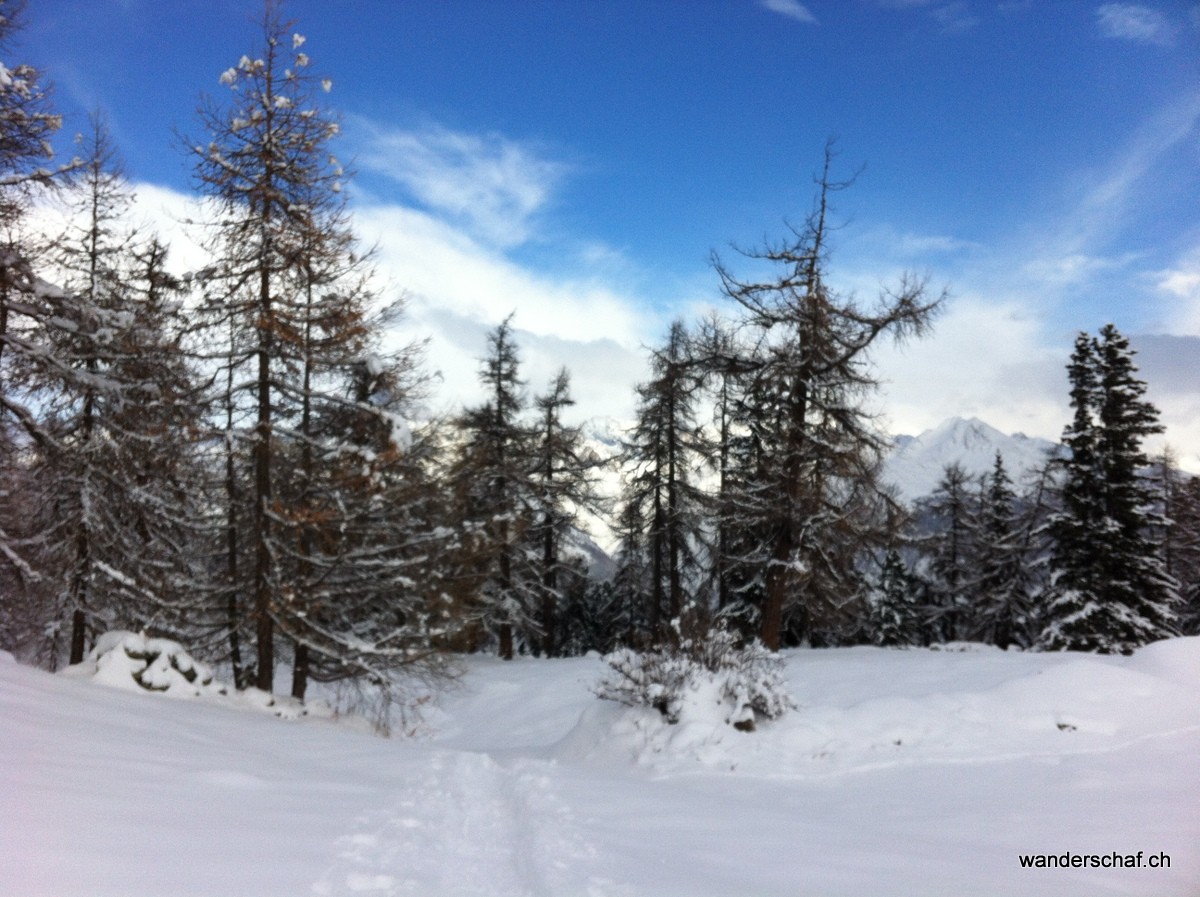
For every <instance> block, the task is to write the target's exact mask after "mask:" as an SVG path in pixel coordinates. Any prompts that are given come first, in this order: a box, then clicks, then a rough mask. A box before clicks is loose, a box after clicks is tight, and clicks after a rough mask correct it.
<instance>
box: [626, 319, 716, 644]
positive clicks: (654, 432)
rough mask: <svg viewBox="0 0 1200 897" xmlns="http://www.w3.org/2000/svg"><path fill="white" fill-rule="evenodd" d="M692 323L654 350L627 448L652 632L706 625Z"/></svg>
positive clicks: (629, 491)
mask: <svg viewBox="0 0 1200 897" xmlns="http://www.w3.org/2000/svg"><path fill="white" fill-rule="evenodd" d="M688 343H689V340H688V334H687V331H686V329H685V328H684V326H683V324H682V323H681V322H678V321H676V322H675V323H673V324H672V325H671V327H670V329H669V331H668V333H667V338H666V340H665V342H664V344H663V345H662V347H661V348H659V349H656V350H655V351H654V353H653V354H652V356H651V362H650V364H651V376H650V379H649V380H647V381H646V382H645V383H643V384H641V385H640V386H638V388H637V393H638V407H637V419H636V422H635V424H634V426H633V429H632V430H631V431H630V433H629V437H628V439H627V441H626V444H625V447H624V460H625V464H626V465H627V467H628V468H629V477H628V483H627V487H626V499H625V500H626V502H627V503H636V504H637V505H638V506H639V508H640V514H641V517H642V520H643V521H644V523H645V526H646V552H647V555H648V563H649V573H650V582H649V596H648V597H649V609H648V615H647V616H648V618H649V619H648V622H649V626H650V638H651V640H652V641H654V642H656V643H658V642H662V641H664V640H668V639H670V638H672V637H673V636H672V632H673V630H672V629H671V628H670V626H669V625H668V624H671V622H672V621H679V623H680V624H681V625H683V626H684V627H690V626H692V625H693V624H702V623H704V621H703V620H700V619H684V617H685V616H687V617H696V616H697V615H703V611H706V610H707V608H700V607H697V606H696V601H697V596H698V594H699V587H700V584H701V580H702V575H701V565H700V548H701V545H702V535H703V533H702V530H701V527H702V517H703V494H702V492H701V490H700V489H699V488H698V487H697V486H696V485H694V483H693V482H692V481H693V478H694V473H693V471H694V468H695V467H696V466H697V457H698V453H697V448H698V445H697V440H696V433H697V430H698V427H697V421H696V404H697V400H698V396H699V389H700V383H701V378H700V370H699V367H698V366H697V365H696V364H695V361H694V359H693V358H692V357H691V355H690V349H689V345H688Z"/></svg>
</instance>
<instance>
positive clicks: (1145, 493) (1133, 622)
mask: <svg viewBox="0 0 1200 897" xmlns="http://www.w3.org/2000/svg"><path fill="white" fill-rule="evenodd" d="M1133 354H1134V353H1133V350H1132V349H1131V348H1130V346H1129V342H1128V340H1127V339H1126V338H1125V337H1123V336H1122V335H1121V334H1120V333H1119V332H1118V331H1117V329H1116V328H1115V327H1114V326H1113V325H1111V324H1108V325H1105V327H1104V328H1102V329H1101V331H1100V334H1099V337H1098V338H1093V337H1090V336H1089V335H1088V334H1086V333H1081V334H1079V336H1078V337H1077V338H1076V341H1075V349H1074V352H1073V353H1072V356H1071V361H1070V364H1069V365H1068V367H1067V371H1068V376H1069V378H1070V382H1071V405H1072V407H1073V408H1074V417H1073V419H1072V422H1071V423H1070V424H1069V425H1068V426H1067V427H1066V429H1065V430H1064V433H1063V442H1064V444H1065V445H1066V446H1067V448H1068V449H1069V451H1070V453H1071V454H1070V457H1069V458H1068V459H1066V460H1065V461H1064V462H1063V468H1064V483H1063V488H1062V510H1061V511H1060V512H1059V513H1057V514H1055V515H1054V516H1053V517H1052V518H1051V520H1050V522H1049V527H1048V529H1049V532H1050V535H1051V536H1052V538H1053V540H1054V551H1053V557H1052V562H1051V579H1050V583H1049V586H1048V589H1047V592H1046V595H1045V598H1044V602H1045V606H1044V615H1045V625H1044V628H1043V630H1042V633H1041V636H1040V638H1039V645H1040V646H1041V647H1043V648H1046V649H1050V650H1063V649H1073V650H1083V651H1099V652H1103V653H1117V652H1119V653H1129V652H1131V651H1133V650H1134V649H1136V648H1137V647H1139V646H1140V645H1144V644H1146V643H1147V642H1150V641H1154V640H1156V639H1160V638H1164V637H1167V636H1170V635H1173V634H1175V633H1176V631H1177V630H1176V626H1177V617H1176V605H1177V604H1178V587H1177V583H1176V582H1175V580H1174V579H1173V578H1172V577H1171V576H1170V574H1169V573H1168V572H1167V571H1166V569H1165V567H1164V564H1163V560H1162V557H1161V555H1160V553H1159V551H1158V548H1157V546H1156V545H1155V544H1154V543H1153V541H1152V538H1151V530H1152V529H1153V528H1155V527H1161V526H1162V524H1163V521H1162V519H1161V517H1160V516H1159V515H1158V514H1157V513H1156V512H1155V511H1154V510H1153V501H1154V497H1153V493H1152V486H1151V484H1150V482H1149V480H1148V479H1147V477H1146V473H1145V471H1146V468H1147V467H1148V464H1149V461H1148V459H1147V457H1146V455H1145V453H1144V452H1143V450H1142V440H1143V439H1145V437H1147V436H1149V435H1152V434H1154V433H1159V432H1161V431H1162V427H1161V426H1160V425H1159V423H1158V410H1157V409H1156V408H1155V407H1154V406H1153V405H1152V404H1151V403H1150V402H1148V401H1146V399H1145V392H1146V384H1145V383H1144V382H1143V381H1141V380H1140V379H1138V378H1137V376H1136V374H1137V368H1136V366H1135V365H1134V363H1133Z"/></svg>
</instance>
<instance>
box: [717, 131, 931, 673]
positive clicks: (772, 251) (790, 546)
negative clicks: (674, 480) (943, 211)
mask: <svg viewBox="0 0 1200 897" xmlns="http://www.w3.org/2000/svg"><path fill="white" fill-rule="evenodd" d="M832 160H833V153H832V149H831V148H827V151H826V159H825V168H824V172H823V174H822V175H821V177H820V179H819V180H818V194H817V201H816V207H815V209H814V211H813V212H812V214H811V215H810V216H809V218H808V220H807V222H806V224H805V226H804V227H803V228H801V229H795V228H793V229H792V231H791V237H789V238H786V239H785V240H784V241H783V242H782V243H781V244H779V245H777V246H770V247H767V248H765V249H763V250H761V251H758V252H751V253H746V255H748V256H749V257H750V258H751V259H753V260H756V261H760V262H765V263H767V264H768V265H770V266H771V268H772V270H773V271H774V272H776V273H775V274H774V275H773V276H772V277H770V278H764V279H757V278H756V279H753V280H741V279H738V278H737V277H735V276H734V275H733V274H732V273H731V272H730V271H729V270H728V269H727V268H726V267H725V266H724V265H723V264H721V262H720V261H719V260H715V265H716V269H717V273H718V276H719V277H720V279H721V285H722V289H723V292H724V293H725V295H726V296H728V297H729V298H730V299H731V300H732V301H733V302H734V303H736V305H737V306H738V307H739V308H740V310H741V313H742V316H743V321H742V326H743V328H744V329H745V330H746V332H747V334H748V336H747V341H748V343H749V345H750V351H749V353H748V354H747V356H746V358H745V359H744V362H745V364H744V369H745V370H746V371H747V378H748V380H749V387H748V390H747V395H748V396H749V397H750V398H749V399H748V401H752V402H753V403H754V405H753V408H752V409H751V411H752V413H751V414H749V415H748V416H747V419H748V421H749V426H750V427H751V429H752V430H753V434H754V437H755V438H756V439H758V440H759V441H760V443H761V446H762V451H761V454H760V458H761V461H762V469H761V470H760V471H758V472H757V482H756V483H755V484H754V487H753V489H751V490H748V491H747V493H746V496H745V497H746V510H747V514H746V516H745V518H744V519H745V521H746V525H747V526H749V527H751V528H752V529H754V530H756V531H758V532H762V533H764V534H766V536H767V539H768V544H767V545H765V546H764V549H765V550H764V555H763V557H762V558H761V563H762V565H763V567H764V569H765V583H764V601H763V607H762V614H761V635H762V640H763V642H764V644H765V645H766V646H767V647H768V648H769V649H772V650H775V649H778V648H779V647H780V645H781V643H782V640H783V638H784V634H785V632H787V633H788V636H789V638H790V639H791V640H795V641H802V640H804V639H809V638H812V637H813V636H814V635H820V634H821V633H823V632H824V633H831V632H836V630H837V629H838V628H839V626H841V625H844V624H845V622H846V620H847V619H848V618H857V617H858V616H859V614H858V612H857V611H856V610H852V609H851V606H852V605H854V604H855V603H856V602H861V601H862V599H863V597H864V595H865V587H866V584H865V582H864V578H863V575H862V569H861V565H860V564H858V563H857V561H858V557H857V555H858V553H859V552H860V551H862V550H866V549H869V548H870V547H871V546H873V545H880V544H882V543H883V542H884V541H886V530H887V528H888V526H889V522H890V519H891V516H892V515H891V514H890V513H889V510H888V506H889V504H890V502H889V499H888V497H887V495H886V494H885V492H884V490H883V489H882V488H881V487H880V486H879V485H878V467H879V463H880V460H881V457H882V454H883V452H884V450H885V449H886V447H887V441H886V440H885V438H884V437H883V435H882V433H880V432H879V431H878V429H877V428H876V427H875V426H874V424H873V420H872V417H871V415H870V413H869V412H868V411H867V410H866V407H865V404H864V400H865V398H866V397H867V396H868V395H869V394H870V392H871V391H872V390H873V389H874V387H875V385H876V384H875V380H874V379H873V377H872V375H871V372H870V370H869V368H868V366H867V363H866V361H867V353H868V351H869V349H870V348H871V346H872V345H873V344H874V343H875V341H876V340H877V339H879V338H880V337H882V336H884V335H885V334H892V335H894V336H896V337H902V336H905V335H907V334H911V333H919V332H921V331H922V330H924V329H925V327H926V326H927V325H928V324H929V322H930V320H931V317H932V315H933V313H934V310H935V308H936V307H937V304H938V303H937V302H936V301H929V300H928V299H927V298H926V291H925V285H924V284H923V283H921V282H916V281H911V280H906V281H905V282H903V283H902V284H901V286H900V289H899V290H898V291H897V292H895V293H888V294H885V295H884V296H882V297H881V300H880V302H879V305H878V307H877V308H875V309H866V308H862V307H860V306H859V305H858V304H857V303H856V302H854V301H853V300H852V299H851V298H849V297H843V296H839V295H837V294H836V293H835V292H834V291H833V290H832V289H831V288H830V287H829V284H828V283H827V280H826V274H825V269H826V263H827V254H828V246H827V242H828V237H829V227H830V225H829V222H828V215H829V203H830V200H831V198H832V194H833V193H834V192H835V191H837V190H839V189H841V188H843V187H844V186H846V185H845V184H838V183H835V182H833V181H832V180H831V179H830V176H829V169H830V166H831V164H832Z"/></svg>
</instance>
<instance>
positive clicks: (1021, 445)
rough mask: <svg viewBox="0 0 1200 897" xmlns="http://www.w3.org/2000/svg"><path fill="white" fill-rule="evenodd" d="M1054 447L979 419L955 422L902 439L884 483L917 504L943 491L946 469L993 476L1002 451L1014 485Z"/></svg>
mask: <svg viewBox="0 0 1200 897" xmlns="http://www.w3.org/2000/svg"><path fill="white" fill-rule="evenodd" d="M1055 450H1056V446H1055V444H1054V443H1052V442H1049V441H1047V440H1045V439H1034V438H1031V437H1029V436H1026V435H1025V434H1023V433H1017V434H1015V435H1012V436H1009V435H1007V434H1005V433H1001V432H1000V431H999V430H997V429H996V428H995V427H992V426H989V425H988V424H986V423H984V422H983V421H981V420H978V419H976V418H970V419H963V418H961V417H952V418H950V419H948V420H945V421H943V422H942V423H940V424H939V425H938V426H936V427H934V428H933V429H932V430H926V431H925V432H924V433H922V434H920V435H919V436H901V437H899V438H897V440H896V447H895V450H894V451H893V452H892V454H891V456H890V457H889V458H888V459H887V461H886V462H885V463H884V480H885V481H886V482H888V483H891V484H892V485H894V486H896V488H897V489H898V490H899V492H900V497H901V498H903V499H905V500H907V501H913V500H915V499H918V498H923V497H924V496H926V495H929V494H930V493H931V492H933V490H934V489H935V488H937V484H938V481H939V480H940V479H941V478H942V472H943V470H944V469H945V467H946V465H948V464H951V463H954V462H957V463H958V464H959V465H961V466H962V468H963V470H965V471H966V472H967V473H968V474H970V475H972V476H978V475H979V474H985V473H988V472H990V471H991V469H992V465H993V464H994V462H995V460H996V452H997V451H998V452H1000V454H1001V455H1003V456H1004V467H1005V469H1006V470H1007V471H1008V475H1009V477H1010V478H1011V479H1012V481H1013V482H1014V483H1019V482H1020V481H1021V478H1022V477H1023V476H1024V475H1025V474H1026V473H1028V472H1029V471H1032V470H1035V469H1037V468H1038V467H1040V466H1041V465H1042V464H1043V463H1044V462H1045V460H1046V455H1047V453H1048V452H1053V451H1055Z"/></svg>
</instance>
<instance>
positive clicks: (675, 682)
mask: <svg viewBox="0 0 1200 897" xmlns="http://www.w3.org/2000/svg"><path fill="white" fill-rule="evenodd" d="M604 660H605V662H606V663H607V664H608V665H609V667H611V670H610V671H609V672H608V673H607V674H606V675H605V677H604V678H603V679H601V680H600V682H599V683H597V685H596V688H595V692H596V694H597V696H599V697H600V698H603V699H605V700H609V701H618V702H620V703H622V704H627V705H629V706H631V707H636V706H645V707H653V708H654V709H655V710H657V711H658V712H659V713H661V714H662V715H663V717H664V718H665V719H666V721H667V722H668V723H672V724H674V723H678V722H680V721H683V720H686V719H688V718H690V717H694V716H711V714H712V713H713V711H716V712H717V713H718V714H719V716H720V718H721V719H722V720H723V721H724V722H725V723H727V724H729V725H731V726H733V727H734V728H736V729H739V730H741V731H744V732H750V731H753V730H754V728H755V724H756V721H757V720H758V719H775V718H777V717H779V716H782V715H783V714H784V713H786V712H787V711H788V710H789V709H791V708H792V707H793V706H794V704H793V702H792V698H791V696H790V695H789V694H788V692H787V689H786V687H785V686H784V681H783V659H782V658H781V657H780V656H779V655H778V654H773V653H772V652H770V651H768V650H767V649H766V648H765V647H763V645H762V643H760V642H757V641H755V642H750V643H748V644H745V645H739V644H738V638H737V636H736V635H735V634H734V633H732V632H730V631H729V630H728V629H726V628H725V626H724V625H722V624H718V625H716V626H714V627H713V628H711V629H709V630H708V632H707V633H705V634H704V635H703V636H701V637H700V638H698V639H684V640H681V642H680V644H679V647H678V648H675V647H669V648H659V649H656V650H652V651H633V650H631V649H629V648H621V649H619V650H617V651H614V652H612V653H611V654H609V655H608V656H606V657H605V658H604Z"/></svg>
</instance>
